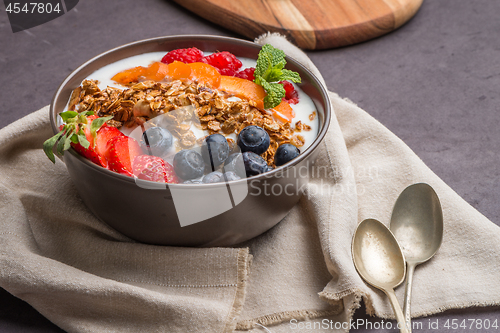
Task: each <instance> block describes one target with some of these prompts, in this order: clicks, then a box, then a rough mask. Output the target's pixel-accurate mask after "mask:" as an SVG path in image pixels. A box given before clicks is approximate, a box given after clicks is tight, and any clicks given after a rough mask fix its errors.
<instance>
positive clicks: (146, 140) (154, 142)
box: [141, 127, 174, 157]
mask: <svg viewBox="0 0 500 333" xmlns="http://www.w3.org/2000/svg"><path fill="white" fill-rule="evenodd" d="M173 140H174V138H173V136H172V134H171V133H170V132H169V131H168V130H167V129H165V128H162V127H151V128H148V129H147V130H145V131H144V133H142V138H141V144H142V145H143V146H144V147H145V149H144V150H145V151H147V152H148V154H149V155H154V156H160V157H161V156H163V155H165V154H166V153H167V150H169V149H170V147H172V143H173Z"/></svg>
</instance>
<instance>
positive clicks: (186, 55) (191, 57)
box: [161, 47, 203, 64]
mask: <svg viewBox="0 0 500 333" xmlns="http://www.w3.org/2000/svg"><path fill="white" fill-rule="evenodd" d="M202 58H203V52H202V51H201V50H199V49H197V48H196V47H191V48H189V49H177V50H172V51H170V52H168V53H167V54H165V56H164V57H163V59H161V62H163V63H165V64H170V63H171V62H174V61H176V60H177V61H180V62H183V63H185V64H189V63H192V62H200V61H201V59H202Z"/></svg>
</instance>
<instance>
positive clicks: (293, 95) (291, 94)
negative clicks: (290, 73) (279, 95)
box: [280, 81, 299, 104]
mask: <svg viewBox="0 0 500 333" xmlns="http://www.w3.org/2000/svg"><path fill="white" fill-rule="evenodd" d="M280 83H281V84H282V85H283V88H285V98H284V100H285V101H286V102H288V104H297V103H298V102H299V94H298V93H297V90H295V87H294V86H293V84H292V83H291V82H289V81H280Z"/></svg>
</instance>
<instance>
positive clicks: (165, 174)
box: [133, 155, 179, 184]
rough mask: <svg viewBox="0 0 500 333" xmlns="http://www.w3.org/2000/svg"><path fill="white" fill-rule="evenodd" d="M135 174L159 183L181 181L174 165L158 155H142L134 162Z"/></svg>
mask: <svg viewBox="0 0 500 333" xmlns="http://www.w3.org/2000/svg"><path fill="white" fill-rule="evenodd" d="M133 170H134V176H135V177H137V178H139V179H143V180H149V181H152V182H157V183H174V184H178V183H179V178H177V175H176V174H175V171H174V167H173V166H172V165H171V164H169V163H167V162H165V161H164V160H163V159H162V158H160V157H158V156H151V155H140V156H137V157H136V158H135V159H134V162H133Z"/></svg>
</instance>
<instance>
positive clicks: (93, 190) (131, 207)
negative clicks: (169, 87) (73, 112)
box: [50, 35, 331, 246]
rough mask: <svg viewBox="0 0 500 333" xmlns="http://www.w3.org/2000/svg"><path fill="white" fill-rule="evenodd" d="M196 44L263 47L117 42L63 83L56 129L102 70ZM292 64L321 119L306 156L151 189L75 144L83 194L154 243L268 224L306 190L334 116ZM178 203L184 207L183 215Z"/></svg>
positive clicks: (69, 162)
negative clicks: (216, 179)
mask: <svg viewBox="0 0 500 333" xmlns="http://www.w3.org/2000/svg"><path fill="white" fill-rule="evenodd" d="M193 46H194V47H197V48H199V49H201V50H203V51H212V52H213V51H217V50H220V51H229V52H232V53H234V54H235V55H236V56H239V57H248V58H253V59H256V58H257V56H258V53H259V50H260V46H259V45H257V44H254V43H252V42H248V41H245V40H240V39H235V38H228V37H218V36H204V35H184V36H168V37H159V38H153V39H147V40H142V41H138V42H134V43H131V44H127V45H124V46H120V47H118V48H115V49H112V50H110V51H108V52H105V53H103V54H101V55H98V56H97V57H95V58H93V59H91V60H89V61H87V62H86V63H84V64H83V65H81V66H80V67H78V68H77V69H76V70H75V71H74V72H73V73H71V74H70V75H69V76H68V77H67V78H66V79H65V80H64V82H63V83H62V84H61V86H60V87H59V89H58V90H57V92H56V94H55V96H54V98H53V100H52V103H51V106H50V117H51V123H52V128H53V130H54V133H57V132H58V127H57V117H58V114H59V113H60V112H63V111H64V108H65V106H66V103H67V101H68V99H69V96H70V94H71V92H72V90H73V89H75V88H76V87H78V86H79V85H80V84H81V82H82V80H83V79H85V78H86V77H87V76H88V75H90V74H91V73H93V72H94V71H95V70H97V69H99V68H101V67H103V66H105V65H107V64H110V63H113V62H115V61H118V60H120V59H123V58H127V57H130V56H134V55H138V54H142V53H147V52H156V51H165V52H167V51H170V50H172V49H177V48H187V47H193ZM287 68H288V69H290V70H293V71H296V72H298V73H299V74H300V76H301V77H302V83H301V84H300V85H299V86H300V87H301V89H303V90H304V91H305V92H306V93H307V94H308V95H309V96H310V97H311V98H312V99H313V101H314V103H315V106H316V110H317V113H318V117H319V122H320V127H319V133H318V136H317V138H316V140H315V141H314V142H313V144H312V145H311V146H310V147H309V148H308V149H306V150H305V151H303V152H301V154H300V156H299V157H297V158H295V159H294V160H292V161H291V162H289V163H287V164H285V165H284V166H282V167H279V168H276V169H275V170H273V171H271V172H268V173H265V174H262V175H259V176H254V177H250V178H247V179H242V180H238V181H232V182H229V183H217V184H202V185H187V184H177V185H168V186H166V185H163V187H162V188H161V189H146V188H143V187H140V186H138V184H136V182H135V180H134V179H133V178H130V177H127V176H124V175H120V174H117V173H114V172H112V171H109V170H107V169H105V168H102V167H100V166H98V165H96V164H94V163H92V162H90V161H89V160H87V159H85V158H84V157H82V156H80V155H79V154H78V153H77V152H76V151H74V150H73V149H72V148H71V149H70V150H69V151H68V152H66V154H65V155H64V163H65V164H66V166H67V169H68V172H69V174H70V176H71V178H72V180H73V182H74V183H75V185H76V187H77V189H78V192H79V194H80V196H81V198H82V199H83V201H84V202H85V204H86V205H87V207H88V208H89V209H90V210H91V211H92V212H93V213H94V214H95V215H96V216H97V217H98V218H99V219H100V220H102V221H103V222H105V223H107V224H108V225H110V226H111V227H113V228H114V229H116V230H118V231H120V232H121V233H123V234H124V235H126V236H128V237H130V238H132V239H134V240H137V241H140V242H145V243H150V244H158V245H173V246H230V245H234V244H237V243H240V242H243V241H246V240H248V239H251V238H253V237H255V236H258V235H260V234H262V233H263V232H265V231H267V230H269V229H270V228H272V227H273V226H274V225H276V224H277V223H278V222H280V221H281V220H282V219H283V218H284V217H285V216H286V214H287V213H288V212H289V211H290V210H291V209H292V207H293V206H294V205H295V204H296V203H297V202H298V200H299V199H300V197H301V195H302V193H301V190H300V189H301V187H302V188H303V185H304V184H306V183H307V181H308V176H307V174H308V172H305V171H306V170H310V168H311V166H312V163H313V162H314V160H315V158H316V155H317V152H318V146H319V144H320V142H321V141H322V140H323V138H324V136H325V134H326V132H327V129H328V125H329V123H330V116H331V110H330V104H329V103H328V95H327V92H326V91H325V89H324V88H323V87H322V85H321V84H320V83H319V81H318V79H317V78H316V77H314V76H313V74H312V73H311V72H310V71H309V70H307V69H306V68H305V67H303V66H302V65H301V64H299V63H298V62H297V61H295V60H294V59H291V58H289V57H287ZM147 183H149V182H147ZM146 185H148V184H146ZM145 187H147V186H145ZM228 194H229V196H228ZM174 201H175V202H174ZM176 206H177V208H178V209H177V210H179V211H180V210H182V211H183V212H182V213H179V214H178V213H177V211H176ZM214 206H220V209H219V210H218V212H217V209H216V212H215V213H214V212H207V210H210V208H211V207H212V208H213V207H214ZM205 213H206V214H205ZM204 214H205V215H207V216H208V215H212V217H209V218H207V219H204V220H202V221H201V222H198V223H194V224H190V225H186V226H183V227H182V226H181V222H182V221H184V222H183V223H184V224H186V223H185V221H186V219H185V218H186V216H187V218H188V219H189V218H191V220H192V221H194V220H196V218H198V219H199V217H200V216H203V215H204ZM181 215H182V216H183V217H182V219H181V218H180V216H181ZM193 216H194V217H193ZM207 216H205V217H207ZM181 220H182V221H181ZM189 223H192V222H189Z"/></svg>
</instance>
